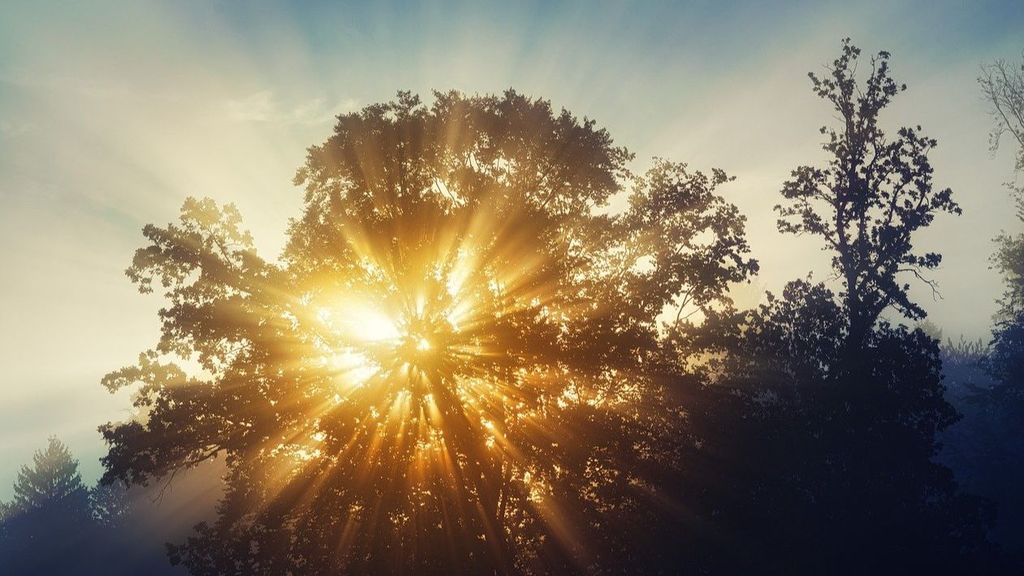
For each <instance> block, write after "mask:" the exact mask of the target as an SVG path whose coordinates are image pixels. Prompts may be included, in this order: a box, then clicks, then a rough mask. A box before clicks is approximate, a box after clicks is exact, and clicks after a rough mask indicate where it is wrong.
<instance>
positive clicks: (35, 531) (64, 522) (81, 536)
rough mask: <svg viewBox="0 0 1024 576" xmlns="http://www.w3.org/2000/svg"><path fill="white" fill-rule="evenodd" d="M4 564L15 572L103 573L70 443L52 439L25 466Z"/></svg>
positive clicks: (1, 555)
mask: <svg viewBox="0 0 1024 576" xmlns="http://www.w3.org/2000/svg"><path fill="white" fill-rule="evenodd" d="M3 524H4V537H3V540H2V542H0V566H7V567H9V569H10V573H11V574H17V575H32V574H40V575H42V574H62V573H69V572H70V571H72V570H73V571H74V572H77V573H83V574H98V573H101V571H102V569H101V568H100V564H99V561H100V558H99V557H97V556H95V555H94V548H93V546H92V537H93V536H94V528H95V525H94V523H93V519H92V513H91V509H90V506H89V490H88V489H87V488H86V486H85V485H84V484H83V483H82V478H81V475H80V474H79V473H78V461H77V460H75V459H74V458H73V457H72V456H71V452H70V451H69V450H68V448H67V446H65V445H64V444H63V443H61V442H60V441H59V440H57V439H56V438H53V437H51V438H50V440H49V444H48V445H47V447H46V448H45V449H43V450H39V451H38V452H36V453H35V455H34V456H33V457H32V464H31V465H25V466H22V468H21V470H20V471H19V472H18V478H17V480H16V481H15V483H14V499H13V501H12V502H11V504H10V509H9V511H8V512H7V514H6V518H5V520H4V523H3Z"/></svg>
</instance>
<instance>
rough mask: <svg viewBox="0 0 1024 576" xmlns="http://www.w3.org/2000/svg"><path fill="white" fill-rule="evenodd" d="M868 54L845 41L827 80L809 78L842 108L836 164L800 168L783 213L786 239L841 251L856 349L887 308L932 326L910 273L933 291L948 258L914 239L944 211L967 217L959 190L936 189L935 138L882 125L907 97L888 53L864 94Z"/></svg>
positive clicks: (832, 141)
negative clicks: (860, 68)
mask: <svg viewBox="0 0 1024 576" xmlns="http://www.w3.org/2000/svg"><path fill="white" fill-rule="evenodd" d="M859 55H860V50H859V49H858V48H857V47H855V46H853V45H852V44H850V42H849V40H846V41H844V42H843V48H842V54H841V55H840V56H839V58H837V59H836V60H835V62H834V63H833V65H832V67H831V68H830V69H829V71H828V74H827V75H826V76H823V77H819V76H818V75H816V74H814V73H813V72H812V73H810V78H811V82H812V84H813V88H814V92H815V94H817V95H818V96H819V97H820V98H822V99H824V100H827V101H828V102H829V103H830V104H831V105H832V106H833V108H834V110H835V112H836V113H837V114H838V115H839V118H840V125H839V127H836V128H832V127H823V128H822V129H821V133H822V134H824V135H826V136H827V141H826V142H825V144H824V146H823V149H824V150H825V151H826V152H827V153H828V154H829V163H828V165H827V166H825V167H822V168H817V167H810V166H801V167H800V168H797V169H796V170H794V171H793V179H792V180H789V181H787V182H786V183H785V184H784V185H783V188H782V195H783V197H784V198H785V199H786V200H788V203H787V204H783V205H779V206H777V207H776V210H777V211H778V212H779V214H780V219H779V230H780V231H781V232H785V233H793V234H802V233H808V234H812V235H816V236H820V237H821V238H822V239H823V240H824V241H825V247H826V249H827V250H829V251H831V252H832V254H833V256H832V267H833V269H834V270H835V272H836V274H837V275H838V276H840V277H841V278H842V281H843V289H844V292H843V298H844V299H845V301H846V308H847V310H848V312H849V314H850V330H851V335H852V338H851V341H854V342H859V341H860V339H861V338H863V337H864V336H866V334H867V331H868V330H870V328H871V326H872V325H873V324H874V322H875V320H876V319H877V318H878V316H879V314H881V312H882V311H883V310H885V309H886V308H890V307H892V308H894V309H895V310H896V311H898V312H899V313H900V314H903V315H905V316H907V317H908V318H910V319H912V320H916V319H920V318H924V316H925V312H924V310H923V309H922V308H921V307H920V306H919V305H918V304H916V303H914V302H912V301H911V300H910V298H909V296H908V294H907V291H908V289H909V285H908V284H906V283H905V282H903V281H902V280H901V275H903V274H906V273H909V274H912V275H914V276H916V277H917V278H919V279H921V280H923V281H924V282H927V283H929V285H930V284H931V283H930V281H929V280H927V279H925V278H924V277H923V276H922V271H924V270H928V269H931V268H935V267H937V266H938V265H939V263H940V262H941V260H942V257H941V256H940V255H939V254H937V253H933V252H926V253H923V254H922V253H918V252H915V251H914V248H913V244H912V242H911V240H912V236H913V234H914V232H916V231H917V230H919V229H921V228H924V227H927V226H928V225H930V224H931V223H932V221H933V220H934V218H935V215H936V214H937V213H942V212H947V213H952V214H959V213H960V208H959V207H958V206H957V204H956V202H954V201H953V199H952V191H951V190H949V189H948V188H946V189H942V190H933V189H932V173H933V168H932V166H931V163H930V162H929V160H928V153H929V152H930V151H931V150H932V149H933V148H935V146H936V144H937V142H936V141H935V139H933V138H928V137H926V136H923V135H922V134H921V133H920V132H921V129H920V127H917V128H906V127H904V128H900V129H899V130H898V131H897V132H896V136H895V138H893V139H892V140H889V139H888V138H887V137H886V133H885V131H884V130H883V129H882V128H881V126H880V125H879V116H880V113H881V112H882V110H883V109H884V108H885V107H886V106H888V105H889V104H890V103H891V102H892V99H893V98H894V97H895V96H896V95H897V94H899V93H900V92H902V91H903V90H905V89H906V85H902V84H898V83H897V82H896V81H895V80H893V79H892V78H891V77H890V75H889V53H887V52H880V53H879V54H878V55H877V56H876V57H873V58H872V59H871V71H870V74H869V76H868V79H867V81H866V82H865V85H864V88H863V89H861V88H860V87H859V86H858V83H857V79H856V77H855V72H856V63H857V59H858V57H859Z"/></svg>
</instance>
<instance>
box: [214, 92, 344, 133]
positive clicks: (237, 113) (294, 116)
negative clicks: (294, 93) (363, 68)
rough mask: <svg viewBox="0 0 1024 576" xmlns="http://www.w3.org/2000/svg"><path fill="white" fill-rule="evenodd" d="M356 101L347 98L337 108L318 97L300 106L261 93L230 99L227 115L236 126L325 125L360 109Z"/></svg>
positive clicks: (272, 95)
mask: <svg viewBox="0 0 1024 576" xmlns="http://www.w3.org/2000/svg"><path fill="white" fill-rule="evenodd" d="M358 106H359V103H358V102H357V101H356V100H355V99H353V98H346V99H344V100H341V101H340V102H337V103H335V104H333V105H331V104H328V101H327V99H326V98H322V97H318V98H312V99H309V100H302V101H299V102H291V103H287V102H282V101H281V100H280V99H279V98H278V97H277V96H276V95H275V94H274V92H273V91H271V90H261V91H259V92H254V93H252V94H249V95H248V96H245V97H242V98H237V99H228V100H227V101H226V102H225V103H224V111H225V112H226V113H227V116H228V118H229V119H230V120H232V121H234V122H258V123H271V124H283V125H293V124H307V125H312V124H322V123H325V122H332V121H333V120H334V117H335V116H336V115H338V114H341V113H344V112H351V111H353V110H355V109H356V108H358Z"/></svg>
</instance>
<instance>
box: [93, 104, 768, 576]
mask: <svg viewBox="0 0 1024 576" xmlns="http://www.w3.org/2000/svg"><path fill="white" fill-rule="evenodd" d="M630 158H631V155H630V154H629V153H628V152H627V151H626V150H625V149H622V148H619V147H615V146H613V144H612V140H611V138H610V136H609V135H608V133H607V132H606V131H604V130H600V129H597V128H596V127H595V125H594V122H593V121H591V120H586V119H585V120H583V121H580V120H578V119H577V118H576V117H574V116H572V115H571V114H570V113H569V112H566V111H562V112H561V113H555V112H554V111H553V110H552V109H551V106H550V104H549V103H548V102H546V101H544V100H532V99H529V98H525V97H523V96H521V95H519V94H517V93H515V92H511V91H509V92H506V93H505V94H504V95H502V96H482V97H466V96H463V95H461V94H458V93H454V92H450V93H438V94H436V95H435V100H434V102H433V104H432V105H431V106H429V107H428V106H424V105H422V104H421V103H420V101H419V99H418V98H416V97H415V96H412V95H410V94H408V93H400V94H399V97H398V99H397V100H396V101H393V102H388V103H384V104H377V105H372V106H369V107H367V108H364V109H363V110H362V111H359V112H356V113H351V114H345V115H342V116H339V118H338V123H337V125H336V127H335V130H334V134H333V135H332V136H331V137H330V138H329V139H328V140H327V141H326V142H325V143H323V144H322V145H319V146H314V147H312V148H310V150H309V154H308V158H307V161H306V164H305V166H303V167H302V168H301V169H300V170H299V172H298V175H297V177H296V182H297V183H298V184H302V185H304V186H305V205H304V209H303V213H302V215H301V217H300V218H297V219H296V220H294V221H293V222H292V223H291V226H290V229H289V240H288V244H287V248H286V249H285V252H284V255H283V258H282V259H281V261H280V262H279V263H272V262H269V261H266V260H263V259H261V258H260V257H258V256H257V255H256V253H255V251H254V250H253V247H252V241H251V238H250V236H249V235H248V233H246V232H244V231H243V230H242V228H241V225H240V224H241V218H240V216H239V214H238V212H237V211H236V210H235V209H234V208H233V207H231V206H228V207H224V208H219V207H217V206H215V205H214V204H213V203H212V202H210V201H208V200H203V201H197V200H191V199H190V200H188V201H187V202H186V203H185V206H184V208H183V210H182V215H181V220H180V222H179V223H176V224H171V225H169V226H167V227H163V228H160V227H156V226H147V227H146V228H145V230H144V234H145V236H146V237H147V239H148V240H149V242H150V245H149V246H147V247H145V248H142V249H140V250H139V251H138V252H137V253H136V255H135V259H134V262H133V265H132V267H131V268H130V269H129V270H128V275H129V276H130V277H131V278H132V279H133V280H134V281H135V282H137V283H138V284H139V287H140V289H141V290H142V291H150V290H152V289H154V288H156V287H160V288H162V289H163V291H164V293H165V295H166V297H167V299H168V301H169V304H168V306H167V307H166V308H165V309H164V310H162V311H161V313H160V317H161V320H162V323H163V331H162V336H161V339H160V342H159V344H158V345H157V346H156V348H155V349H154V350H151V351H148V352H146V353H144V354H143V355H142V356H141V357H140V360H139V363H138V364H137V365H135V366H132V367H128V368H125V369H123V370H121V371H118V372H114V373H112V374H110V375H109V376H107V377H106V379H105V383H106V385H107V386H108V387H109V388H110V389H112V390H115V389H118V388H121V387H124V386H131V385H139V394H138V395H137V400H136V404H137V406H138V407H139V408H140V411H141V412H142V413H143V416H142V417H140V418H137V419H135V420H134V421H131V422H128V423H123V424H118V425H113V424H112V425H108V426H105V427H104V428H103V434H104V436H105V438H106V440H107V442H108V443H109V445H110V452H109V454H108V456H107V457H106V458H105V459H104V462H105V465H106V467H107V473H106V476H105V479H106V480H107V481H112V480H115V479H123V480H127V481H129V482H132V483H145V482H149V481H151V480H154V479H156V478H159V477H165V476H173V474H174V473H175V472H176V471H177V470H179V469H182V468H187V467H190V466H194V465H196V464H197V463H199V462H202V461H204V460H207V459H210V458H214V457H224V458H225V460H226V462H227V466H228V473H227V475H226V478H225V480H226V484H227V491H226V495H225V496H224V498H223V500H222V501H221V503H220V505H219V507H218V518H217V520H216V522H214V523H210V524H201V525H200V526H198V527H197V530H196V533H195V534H194V536H193V537H191V538H189V540H188V541H187V542H186V543H185V544H184V545H182V546H179V547H175V548H174V549H173V550H172V557H173V558H174V559H175V560H176V561H180V562H183V563H184V564H185V565H186V566H188V568H189V569H190V570H191V571H192V572H193V573H195V574H283V573H290V574H325V573H341V572H354V573H394V572H413V573H440V572H444V573H490V572H499V573H507V572H524V573H546V572H573V571H597V570H602V569H605V570H608V569H612V567H614V566H617V565H621V564H622V563H623V562H624V559H625V558H629V557H630V554H631V552H632V551H633V550H634V549H633V548H631V546H632V545H633V544H635V543H636V542H639V540H640V537H641V536H640V535H638V534H637V533H636V531H630V532H624V528H625V527H626V524H624V523H625V522H627V521H628V522H632V524H629V526H638V527H640V526H642V518H643V513H645V512H647V511H650V510H652V509H654V508H656V507H657V505H658V503H659V501H658V498H659V494H661V493H662V492H661V491H660V490H659V488H660V487H662V486H661V483H663V481H665V480H666V479H670V478H672V476H671V474H663V473H662V472H660V471H661V470H662V469H663V467H662V464H661V458H662V457H663V456H665V455H666V454H667V452H666V450H668V449H671V448H672V447H671V446H669V447H668V448H666V447H665V446H664V444H665V443H666V442H665V440H666V437H665V436H664V432H665V429H664V424H665V423H666V422H669V423H678V422H679V412H678V411H675V409H674V408H671V403H669V402H668V401H667V396H668V395H669V394H670V390H668V389H667V388H665V387H664V386H663V385H662V384H663V383H662V382H660V381H659V379H658V378H656V377H655V376H654V375H656V374H659V373H671V372H672V371H673V370H674V368H673V367H672V366H673V364H672V363H671V362H668V361H666V360H665V358H666V356H665V354H664V350H663V347H662V335H661V332H660V331H659V318H661V317H662V315H663V314H666V313H667V312H668V311H670V310H671V312H670V313H671V314H672V315H673V316H680V315H682V314H683V311H685V310H690V309H694V308H711V307H715V306H716V305H722V304H724V303H725V302H726V301H727V299H726V298H725V297H724V296H723V294H724V292H725V290H726V288H727V286H728V285H729V283H730V282H737V281H741V280H743V279H745V278H746V276H747V275H748V274H749V273H751V272H752V271H754V270H755V269H756V265H755V264H754V263H753V262H752V261H751V260H749V259H747V258H746V256H745V255H746V252H747V251H748V249H747V245H746V242H745V240H744V237H743V218H742V217H741V216H740V215H739V214H738V212H737V211H736V209H735V207H733V206H731V205H729V204H727V203H726V202H724V201H723V200H722V199H721V198H720V197H719V196H718V195H717V194H716V189H717V187H718V186H719V185H721V184H723V183H725V182H726V181H727V180H728V178H727V177H726V176H725V175H724V174H723V173H721V172H719V171H715V172H713V173H712V174H711V175H706V174H703V173H700V172H696V171H690V170H688V169H687V168H686V167H685V166H683V165H680V164H673V163H670V162H664V161H659V162H657V163H656V165H655V166H654V167H653V168H652V169H651V170H650V171H648V172H647V173H646V174H644V175H641V176H633V175H631V174H630V173H629V172H628V171H627V170H626V163H627V161H628V160H629V159H630ZM622 191H626V192H628V195H629V205H628V209H627V211H626V212H625V213H624V214H621V215H617V216H612V215H600V214H598V213H596V211H595V210H594V209H595V208H597V207H600V206H603V205H605V204H606V203H607V201H608V199H609V198H610V197H612V196H613V195H615V194H617V193H619V192H622ZM175 357H177V358H186V359H192V360H195V361H197V362H198V363H199V365H200V366H201V367H202V371H201V372H200V373H196V374H193V375H189V374H186V372H185V371H184V370H183V369H181V368H179V367H178V366H176V364H175V362H176V361H175ZM675 371H676V372H678V370H675ZM658 474H661V476H658ZM638 514H639V515H638ZM635 560H636V561H637V564H638V565H639V566H642V565H643V564H644V560H645V559H644V558H642V557H636V558H635ZM648 565H650V562H648Z"/></svg>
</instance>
